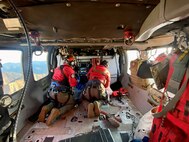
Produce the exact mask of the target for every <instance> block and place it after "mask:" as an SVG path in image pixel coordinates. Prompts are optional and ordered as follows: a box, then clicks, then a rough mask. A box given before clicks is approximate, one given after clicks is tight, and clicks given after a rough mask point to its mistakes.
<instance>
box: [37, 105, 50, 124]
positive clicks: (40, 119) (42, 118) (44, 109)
mask: <svg viewBox="0 0 189 142" xmlns="http://www.w3.org/2000/svg"><path fill="white" fill-rule="evenodd" d="M48 110H49V109H48V107H47V106H43V107H42V109H41V112H40V114H39V116H38V120H37V121H38V122H45V116H46V114H47V113H48Z"/></svg>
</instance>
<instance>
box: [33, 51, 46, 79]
mask: <svg viewBox="0 0 189 142" xmlns="http://www.w3.org/2000/svg"><path fill="white" fill-rule="evenodd" d="M47 55H48V52H42V54H40V55H38V54H35V53H33V58H32V68H33V75H34V79H35V81H38V80H40V79H42V78H44V77H45V76H47V75H48V65H47Z"/></svg>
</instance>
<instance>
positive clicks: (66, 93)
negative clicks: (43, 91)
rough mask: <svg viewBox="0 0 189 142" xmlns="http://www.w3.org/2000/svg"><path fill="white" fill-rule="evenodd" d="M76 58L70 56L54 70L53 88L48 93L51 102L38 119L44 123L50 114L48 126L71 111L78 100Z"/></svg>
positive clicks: (42, 110) (44, 107)
mask: <svg viewBox="0 0 189 142" xmlns="http://www.w3.org/2000/svg"><path fill="white" fill-rule="evenodd" d="M74 65H75V57H74V56H73V55H68V56H67V57H66V62H65V63H64V64H63V65H61V66H60V67H57V68H56V69H55V70H54V74H53V77H52V81H51V86H50V89H49V91H48V97H49V99H50V100H51V103H49V104H48V105H46V106H43V107H42V109H41V112H40V114H39V117H38V121H40V122H44V121H45V117H46V114H47V113H49V112H50V115H49V116H48V118H47V121H46V124H47V125H50V124H52V123H53V122H54V121H55V120H56V119H57V118H58V117H60V116H61V115H62V114H65V113H66V112H67V111H69V110H71V109H72V108H73V107H74V105H75V102H76V101H77V99H78V96H77V95H78V94H77V89H76V86H77V83H78V82H77V79H76V77H75V71H74V69H73V67H74Z"/></svg>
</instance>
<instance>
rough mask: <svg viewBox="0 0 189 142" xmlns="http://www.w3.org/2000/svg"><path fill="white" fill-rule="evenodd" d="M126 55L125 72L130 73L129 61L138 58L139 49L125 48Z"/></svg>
mask: <svg viewBox="0 0 189 142" xmlns="http://www.w3.org/2000/svg"><path fill="white" fill-rule="evenodd" d="M126 55H127V63H128V64H127V73H128V74H129V75H131V70H130V62H131V61H133V60H135V59H137V58H139V57H140V56H139V51H138V50H127V51H126Z"/></svg>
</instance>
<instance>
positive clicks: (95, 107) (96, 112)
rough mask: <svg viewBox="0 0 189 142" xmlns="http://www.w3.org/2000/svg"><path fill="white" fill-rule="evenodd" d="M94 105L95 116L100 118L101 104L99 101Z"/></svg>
mask: <svg viewBox="0 0 189 142" xmlns="http://www.w3.org/2000/svg"><path fill="white" fill-rule="evenodd" d="M93 104H94V112H95V116H100V103H99V102H98V101H95V102H94V103H93Z"/></svg>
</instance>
